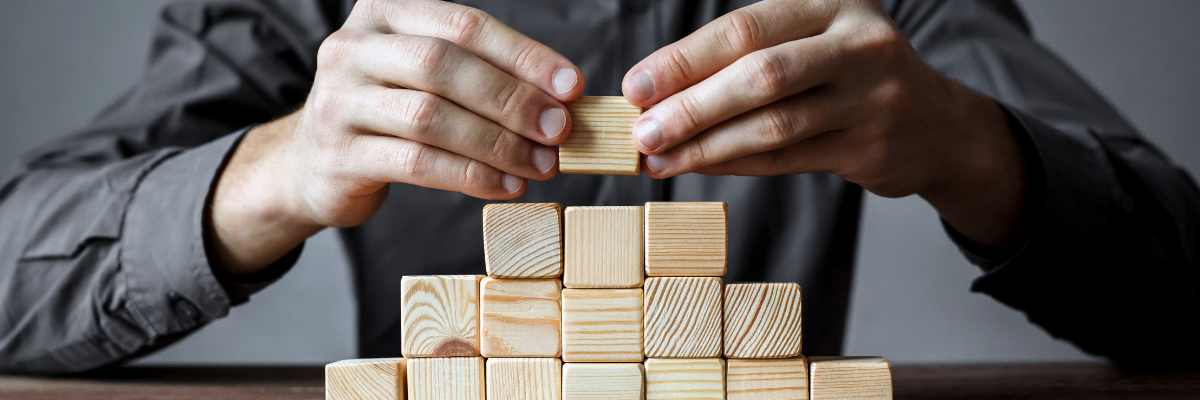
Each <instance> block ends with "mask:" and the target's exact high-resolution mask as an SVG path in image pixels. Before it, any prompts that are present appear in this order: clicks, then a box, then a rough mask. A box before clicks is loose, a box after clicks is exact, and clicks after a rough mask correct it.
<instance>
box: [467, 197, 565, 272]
mask: <svg viewBox="0 0 1200 400" xmlns="http://www.w3.org/2000/svg"><path fill="white" fill-rule="evenodd" d="M483 254H484V260H485V263H486V265H487V273H488V276H491V277H496V278H557V277H559V276H562V206H561V205H559V204H555V203H518V204H488V205H487V206H484V207H483Z"/></svg>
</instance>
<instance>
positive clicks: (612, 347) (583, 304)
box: [562, 289, 642, 362]
mask: <svg viewBox="0 0 1200 400" xmlns="http://www.w3.org/2000/svg"><path fill="white" fill-rule="evenodd" d="M562 298H563V323H562V329H563V336H562V346H563V354H562V358H563V361H567V362H641V361H642V289H563V291H562Z"/></svg>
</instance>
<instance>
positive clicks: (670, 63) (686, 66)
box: [664, 46, 694, 82]
mask: <svg viewBox="0 0 1200 400" xmlns="http://www.w3.org/2000/svg"><path fill="white" fill-rule="evenodd" d="M683 51H684V48H683V47H682V46H672V47H671V48H670V50H668V51H667V53H666V58H665V59H664V60H665V61H666V68H667V70H669V71H671V74H672V75H673V76H676V77H678V78H679V80H680V81H682V82H691V81H693V80H694V79H693V78H692V75H693V74H692V63H691V62H690V61H688V57H687V55H686V54H683Z"/></svg>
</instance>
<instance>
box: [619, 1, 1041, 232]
mask: <svg viewBox="0 0 1200 400" xmlns="http://www.w3.org/2000/svg"><path fill="white" fill-rule="evenodd" d="M623 90H624V92H625V97H626V99H628V100H629V101H630V102H631V103H633V104H635V105H639V106H653V107H652V108H650V109H649V110H648V111H646V112H645V113H644V114H643V115H642V116H641V117H640V118H639V119H638V121H637V122H636V123H635V128H634V131H635V139H636V140H635V142H636V143H637V146H638V147H639V149H640V150H641V151H642V152H643V153H645V154H647V156H646V158H645V168H644V171H645V172H646V174H648V175H650V176H652V177H656V178H665V177H670V176H675V175H680V174H684V173H689V172H698V173H702V174H718V175H780V174H797V173H806V172H816V171H826V172H832V173H835V174H837V175H839V176H841V177H842V178H844V179H846V180H848V181H850V182H853V183H857V184H859V185H861V186H863V187H864V188H866V189H867V190H869V191H871V192H874V193H876V194H879V195H881V196H887V197H900V196H907V195H910V194H914V193H916V194H920V195H921V196H923V197H925V198H926V199H927V200H928V201H930V202H931V203H932V204H933V205H934V207H936V208H937V209H938V211H939V212H940V213H941V214H942V217H943V218H945V219H946V220H947V221H948V222H950V224H951V225H953V226H954V227H955V228H957V229H958V230H960V231H961V232H963V234H964V235H966V236H967V237H968V238H970V239H972V240H975V241H977V242H979V243H981V244H984V245H1001V244H1004V242H1005V241H1007V240H1009V239H1010V236H1011V233H1012V232H1013V231H1014V230H1015V228H1016V223H1017V221H1018V220H1019V216H1020V215H1021V213H1022V212H1023V211H1024V208H1025V190H1026V189H1025V186H1026V185H1025V177H1024V162H1023V161H1022V158H1021V153H1020V148H1019V146H1018V145H1017V143H1016V140H1015V139H1014V137H1013V135H1012V133H1011V132H1010V131H1009V129H1008V124H1007V120H1006V118H1005V116H1004V113H1003V111H1002V110H1001V109H1000V108H999V106H998V105H996V104H995V103H994V102H993V101H991V100H990V99H988V98H986V97H984V96H982V95H979V94H977V93H974V92H972V91H970V90H968V89H966V88H964V87H962V86H961V85H959V84H957V83H956V82H954V81H951V80H950V79H948V78H945V77H943V76H941V75H939V74H938V73H936V72H934V71H933V70H931V69H930V68H929V67H927V66H926V65H925V64H924V63H923V62H922V61H921V59H920V57H918V55H917V53H916V51H915V50H913V48H912V46H911V45H910V44H909V43H908V40H907V39H906V38H905V37H904V36H903V34H901V32H900V31H899V30H898V29H897V28H896V27H895V25H894V24H893V23H892V21H891V19H889V18H888V16H887V15H886V14H885V13H884V12H883V10H882V9H880V6H879V4H878V2H876V1H872V0H844V1H838V0H826V1H821V0H814V1H798V0H773V1H764V2H762V3H757V4H754V5H751V6H748V7H745V8H742V9H739V10H737V11H734V12H732V13H730V14H727V15H725V16H723V17H721V18H719V19H717V20H715V21H713V22H711V23H709V24H708V25H705V26H704V27H703V28H701V29H700V30H698V31H696V32H695V33H693V34H691V35H689V36H687V37H686V38H684V39H682V40H680V41H679V42H676V43H674V44H672V45H670V46H667V47H664V48H662V49H660V50H659V51H657V52H655V53H654V54H651V55H650V56H649V57H647V58H646V59H645V60H642V61H641V62H640V63H638V64H637V65H636V66H634V67H633V68H632V69H630V71H629V72H628V74H626V76H625V80H624V83H623Z"/></svg>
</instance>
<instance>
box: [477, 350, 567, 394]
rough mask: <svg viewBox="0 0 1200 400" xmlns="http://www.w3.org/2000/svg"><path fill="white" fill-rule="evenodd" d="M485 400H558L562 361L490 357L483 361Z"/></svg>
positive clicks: (560, 387) (554, 359)
mask: <svg viewBox="0 0 1200 400" xmlns="http://www.w3.org/2000/svg"><path fill="white" fill-rule="evenodd" d="M487 399H488V400H561V399H562V360H560V359H557V358H491V359H488V360H487Z"/></svg>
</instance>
